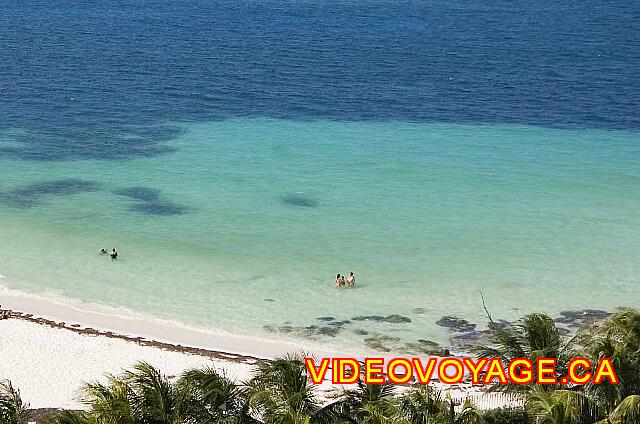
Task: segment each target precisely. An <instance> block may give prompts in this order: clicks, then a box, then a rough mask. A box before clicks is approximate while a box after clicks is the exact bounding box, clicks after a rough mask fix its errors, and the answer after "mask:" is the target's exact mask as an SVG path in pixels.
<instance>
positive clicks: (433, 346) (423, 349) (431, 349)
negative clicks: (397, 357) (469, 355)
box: [402, 339, 449, 356]
mask: <svg viewBox="0 0 640 424" xmlns="http://www.w3.org/2000/svg"><path fill="white" fill-rule="evenodd" d="M402 350H403V352H407V353H410V354H417V355H430V356H447V355H449V349H447V348H444V347H441V346H440V345H439V344H438V343H436V342H432V341H431V340H424V339H419V340H418V341H417V342H414V343H406V344H405V345H404V346H403V349H402Z"/></svg>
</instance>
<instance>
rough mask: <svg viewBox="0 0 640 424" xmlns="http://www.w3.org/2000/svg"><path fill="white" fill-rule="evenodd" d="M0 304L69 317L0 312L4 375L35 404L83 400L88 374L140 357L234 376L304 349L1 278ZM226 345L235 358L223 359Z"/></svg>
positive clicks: (96, 375)
mask: <svg viewBox="0 0 640 424" xmlns="http://www.w3.org/2000/svg"><path fill="white" fill-rule="evenodd" d="M0 305H1V306H2V309H10V310H13V311H21V312H23V313H28V314H30V315H33V318H34V319H35V318H36V317H38V318H44V319H47V320H51V321H55V322H56V323H59V324H60V323H64V326H65V327H66V328H67V329H65V328H54V327H51V326H49V325H47V324H42V323H36V322H31V321H27V320H24V319H15V318H14V319H6V320H0V358H1V359H0V380H2V379H8V380H10V381H11V382H12V383H13V384H14V386H15V387H17V388H19V389H20V391H21V393H22V396H23V399H24V400H25V401H27V402H29V404H30V405H31V407H33V408H44V407H56V408H81V407H82V404H81V403H80V402H79V401H78V390H79V389H80V387H81V385H82V383H83V382H88V381H95V380H102V379H104V376H105V374H107V373H111V374H117V373H119V372H121V371H122V370H123V368H127V367H131V366H132V365H134V364H135V363H137V362H139V361H146V362H149V363H150V364H152V365H154V366H156V367H157V368H159V369H160V370H162V372H164V373H165V374H167V375H169V376H178V375H180V374H181V373H182V372H183V371H184V370H186V369H189V368H193V367H201V366H204V365H210V366H211V365H212V366H214V367H215V368H216V369H219V370H221V371H222V372H224V373H226V374H227V375H228V376H229V377H231V378H232V379H235V380H237V381H244V380H247V379H249V378H250V377H251V372H252V368H253V364H255V363H256V362H257V361H256V359H252V358H273V357H275V356H278V355H283V354H286V353H290V352H299V351H301V350H302V346H301V345H299V344H295V343H292V342H287V341H281V340H266V339H258V338H251V337H244V336H237V335H233V334H227V333H222V332H214V331H205V330H200V329H195V328H191V327H186V326H181V325H180V324H178V323H173V322H167V321H162V320H155V319H151V318H147V317H142V316H136V315H134V314H125V313H122V311H118V310H115V309H113V310H111V309H110V308H102V307H98V305H91V306H96V308H93V307H91V308H86V309H85V308H83V307H82V306H83V305H82V304H79V303H73V302H63V301H61V300H59V299H54V298H47V297H43V296H36V295H32V294H27V293H23V292H20V291H16V290H12V289H8V288H6V287H1V286H0ZM84 328H91V329H95V330H99V331H101V332H105V331H109V332H113V333H115V334H118V335H123V336H129V337H142V338H144V340H147V341H154V342H164V343H170V344H172V345H179V346H185V347H187V346H188V347H192V348H198V349H204V350H207V351H215V352H218V354H217V358H212V357H211V355H202V356H201V355H198V354H191V353H182V352H177V351H170V350H165V349H161V348H158V347H153V346H142V345H139V344H137V343H136V342H132V341H128V340H123V339H120V338H114V337H105V336H98V335H95V334H93V335H92V334H79V333H78V332H77V330H81V329H84ZM305 347H307V346H305ZM307 351H310V349H307ZM226 352H228V358H229V360H226V359H225V355H226ZM313 353H314V354H325V355H328V354H330V353H329V352H320V351H313ZM239 355H240V356H239Z"/></svg>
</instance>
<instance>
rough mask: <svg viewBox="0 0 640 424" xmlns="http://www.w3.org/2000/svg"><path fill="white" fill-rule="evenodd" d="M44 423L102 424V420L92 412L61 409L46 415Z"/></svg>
mask: <svg viewBox="0 0 640 424" xmlns="http://www.w3.org/2000/svg"><path fill="white" fill-rule="evenodd" d="M43 424H100V422H99V421H98V419H97V418H96V417H95V415H93V414H91V413H90V412H83V411H60V412H57V413H55V414H53V415H50V416H48V417H45V419H44V421H43Z"/></svg>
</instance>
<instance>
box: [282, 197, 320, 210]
mask: <svg viewBox="0 0 640 424" xmlns="http://www.w3.org/2000/svg"><path fill="white" fill-rule="evenodd" d="M280 200H281V201H282V203H284V204H285V205H289V206H298V207H301V208H316V207H318V201H317V200H315V199H312V198H311V197H307V196H303V195H302V194H286V195H284V196H282V197H281V198H280Z"/></svg>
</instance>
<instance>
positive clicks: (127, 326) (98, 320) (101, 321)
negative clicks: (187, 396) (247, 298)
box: [0, 285, 360, 360]
mask: <svg viewBox="0 0 640 424" xmlns="http://www.w3.org/2000/svg"><path fill="white" fill-rule="evenodd" d="M0 305H1V309H4V310H11V311H15V312H19V313H20V314H19V315H17V316H16V318H19V319H25V320H30V321H34V322H38V323H41V324H45V325H49V326H51V327H55V328H61V329H66V330H69V331H73V332H76V333H84V334H92V335H103V336H106V337H114V338H120V339H123V340H128V341H131V342H137V343H142V344H147V345H150V346H155V347H163V348H165V349H168V350H174V351H180V350H185V349H186V350H189V351H191V352H193V353H195V354H204V355H206V356H212V357H213V356H228V357H246V358H252V359H256V360H262V359H272V358H274V357H276V356H280V355H284V354H287V353H292V352H300V351H304V352H307V353H309V354H313V355H325V356H327V355H335V354H337V353H339V352H335V351H332V350H330V349H327V348H325V347H323V346H321V345H318V344H315V343H313V342H311V341H309V342H304V344H302V343H301V342H297V341H293V340H283V339H277V338H275V337H274V338H268V339H267V338H262V337H257V336H247V335H239V334H233V333H230V332H227V331H224V330H217V329H209V328H199V327H195V326H190V325H187V324H183V323H180V322H177V321H170V320H164V319H161V318H156V317H153V316H145V315H142V314H139V313H136V312H133V311H129V310H126V309H119V308H115V307H109V306H104V305H100V304H88V303H85V302H82V301H77V300H75V299H66V298H65V299H60V298H56V296H55V295H52V296H43V295H36V294H32V293H29V292H23V291H21V290H16V289H12V288H8V287H6V286H4V285H0ZM196 352H199V353H196ZM358 353H360V352H358Z"/></svg>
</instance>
